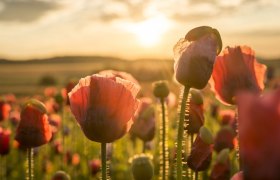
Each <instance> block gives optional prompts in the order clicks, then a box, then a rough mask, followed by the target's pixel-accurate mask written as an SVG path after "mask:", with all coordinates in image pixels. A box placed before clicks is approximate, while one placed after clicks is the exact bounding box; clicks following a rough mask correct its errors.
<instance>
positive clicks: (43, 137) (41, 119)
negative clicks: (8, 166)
mask: <svg viewBox="0 0 280 180" xmlns="http://www.w3.org/2000/svg"><path fill="white" fill-rule="evenodd" d="M20 117H21V121H20V122H19V126H18V128H17V131H16V136H15V140H17V141H18V142H19V144H20V146H23V147H26V148H32V147H37V146H41V145H43V144H46V143H47V142H49V140H50V139H51V136H52V133H51V128H50V125H49V122H48V116H47V114H46V107H45V105H44V104H43V103H41V102H40V101H38V100H35V99H31V100H29V101H27V102H26V103H25V104H24V106H23V108H22V111H21V114H20Z"/></svg>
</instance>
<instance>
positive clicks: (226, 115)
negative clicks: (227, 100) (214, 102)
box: [219, 109, 236, 125]
mask: <svg viewBox="0 0 280 180" xmlns="http://www.w3.org/2000/svg"><path fill="white" fill-rule="evenodd" d="M219 118H220V120H221V124H222V125H233V124H235V123H236V121H235V112H234V111H233V110H229V109H227V110H221V111H220V112H219Z"/></svg>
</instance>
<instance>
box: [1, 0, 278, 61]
mask: <svg viewBox="0 0 280 180" xmlns="http://www.w3.org/2000/svg"><path fill="white" fill-rule="evenodd" d="M279 17H280V1H279V0H0V58H8V59H17V60H21V59H31V58H48V57H53V56H65V55H66V56H72V55H82V56H90V55H98V56H113V57H119V58H124V59H128V60H133V59H142V58H143V59H147V58H156V59H172V58H173V46H174V45H175V44H176V42H177V41H178V40H179V39H180V38H182V37H184V36H185V34H186V33H187V32H188V31H189V30H190V29H192V28H194V27H197V26H202V25H207V26H211V27H213V28H216V29H218V30H219V32H220V34H221V37H222V40H223V45H224V47H226V46H236V45H248V46H251V47H252V48H253V49H254V50H255V51H256V55H257V56H259V57H262V58H277V57H280V49H279V42H280V22H279Z"/></svg>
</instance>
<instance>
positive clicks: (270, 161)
mask: <svg viewBox="0 0 280 180" xmlns="http://www.w3.org/2000/svg"><path fill="white" fill-rule="evenodd" d="M237 105H238V115H239V118H238V121H239V123H238V129H239V140H240V160H241V165H242V170H243V173H244V179H280V173H279V169H280V163H279V162H280V153H279V152H280V111H279V107H280V90H277V91H274V92H272V93H269V94H264V95H263V96H261V97H259V96H257V95H253V94H249V93H247V94H246V93H245V94H240V95H238V96H237Z"/></svg>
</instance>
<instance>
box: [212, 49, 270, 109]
mask: <svg viewBox="0 0 280 180" xmlns="http://www.w3.org/2000/svg"><path fill="white" fill-rule="evenodd" d="M265 71H266V66H265V65H263V64H260V63H258V62H257V60H256V58H255V52H254V51H253V50H252V49H251V48H250V47H248V46H236V47H226V48H225V50H224V51H223V52H222V54H221V55H219V56H218V57H217V58H216V61H215V64H214V68H213V73H212V77H211V79H210V81H209V83H210V84H211V89H212V90H213V92H215V94H216V97H217V99H219V100H220V101H221V102H222V103H224V104H227V105H234V104H235V96H236V95H237V93H238V92H240V91H251V92H254V93H260V92H261V91H262V90H263V89H264V79H265Z"/></svg>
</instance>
